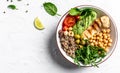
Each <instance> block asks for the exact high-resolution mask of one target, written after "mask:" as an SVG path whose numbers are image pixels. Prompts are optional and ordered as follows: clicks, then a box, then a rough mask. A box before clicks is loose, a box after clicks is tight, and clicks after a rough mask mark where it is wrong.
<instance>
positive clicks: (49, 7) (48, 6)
mask: <svg viewBox="0 0 120 73" xmlns="http://www.w3.org/2000/svg"><path fill="white" fill-rule="evenodd" d="M43 6H44V9H45V11H46V12H47V13H48V14H50V15H51V16H55V15H59V14H57V7H56V6H55V4H53V3H51V2H45V3H43ZM59 16H60V15H59Z"/></svg>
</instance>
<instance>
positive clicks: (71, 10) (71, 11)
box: [69, 8, 80, 16]
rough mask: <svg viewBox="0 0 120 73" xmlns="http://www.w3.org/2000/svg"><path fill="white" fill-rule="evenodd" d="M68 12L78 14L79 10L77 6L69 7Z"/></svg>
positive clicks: (73, 14)
mask: <svg viewBox="0 0 120 73" xmlns="http://www.w3.org/2000/svg"><path fill="white" fill-rule="evenodd" d="M69 14H70V15H72V16H75V15H79V14H80V10H79V9H78V8H71V9H70V10H69Z"/></svg>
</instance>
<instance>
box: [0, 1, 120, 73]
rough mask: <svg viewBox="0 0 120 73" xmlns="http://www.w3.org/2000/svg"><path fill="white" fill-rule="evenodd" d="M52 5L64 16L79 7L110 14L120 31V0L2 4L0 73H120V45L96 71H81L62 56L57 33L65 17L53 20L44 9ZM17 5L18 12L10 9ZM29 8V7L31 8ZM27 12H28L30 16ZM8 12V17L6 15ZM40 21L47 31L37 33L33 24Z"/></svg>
mask: <svg viewBox="0 0 120 73" xmlns="http://www.w3.org/2000/svg"><path fill="white" fill-rule="evenodd" d="M44 2H52V3H54V4H55V5H56V6H57V8H58V13H59V14H61V15H63V14H64V13H65V12H66V11H68V10H69V9H70V8H72V7H75V6H79V5H94V6H98V7H100V8H102V9H104V10H105V11H107V12H108V13H109V14H110V15H111V16H112V17H113V19H114V21H115V23H116V26H117V28H118V36H119V28H120V19H119V17H120V9H119V7H120V4H119V1H118V0H22V1H20V2H18V1H17V0H13V2H12V3H11V2H7V0H0V34H1V35H0V73H118V72H119V71H120V69H119V67H120V63H119V62H120V49H119V47H120V45H119V44H120V41H119V38H118V44H117V46H116V49H115V51H114V53H113V54H112V56H111V57H110V58H109V59H108V60H106V61H105V62H104V63H102V64H100V65H99V68H95V67H80V68H79V67H77V66H75V65H73V64H71V63H70V62H68V61H67V60H66V59H65V58H64V57H63V56H62V55H61V53H60V52H59V50H58V47H57V44H56V40H55V31H56V27H57V23H58V21H59V20H60V18H61V16H50V15H49V14H47V13H46V12H45V10H44V8H43V6H42V5H43V3H44ZM9 4H15V5H16V6H17V8H18V10H11V9H8V8H7V6H8V5H9ZM27 4H29V5H27ZM26 10H28V12H27V13H26ZM4 12H5V13H4ZM36 17H39V19H40V20H41V22H42V23H43V24H44V27H45V29H44V30H37V29H36V28H35V27H34V25H33V21H34V19H35V18H36Z"/></svg>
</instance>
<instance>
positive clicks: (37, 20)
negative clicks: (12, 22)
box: [34, 17, 44, 30]
mask: <svg viewBox="0 0 120 73" xmlns="http://www.w3.org/2000/svg"><path fill="white" fill-rule="evenodd" d="M34 26H35V28H37V29H39V30H42V29H44V26H43V24H42V22H41V21H40V20H39V18H38V17H36V18H35V20H34Z"/></svg>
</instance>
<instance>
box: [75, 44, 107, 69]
mask: <svg viewBox="0 0 120 73" xmlns="http://www.w3.org/2000/svg"><path fill="white" fill-rule="evenodd" d="M105 56H106V52H105V50H104V49H103V48H100V47H96V46H91V45H87V46H84V47H83V48H80V49H77V50H76V51H75V58H74V61H75V63H76V64H78V65H80V63H79V62H81V63H82V64H84V65H89V64H90V65H92V66H96V67H98V66H97V64H98V63H99V62H100V61H101V60H102V58H104V57H105Z"/></svg>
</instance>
